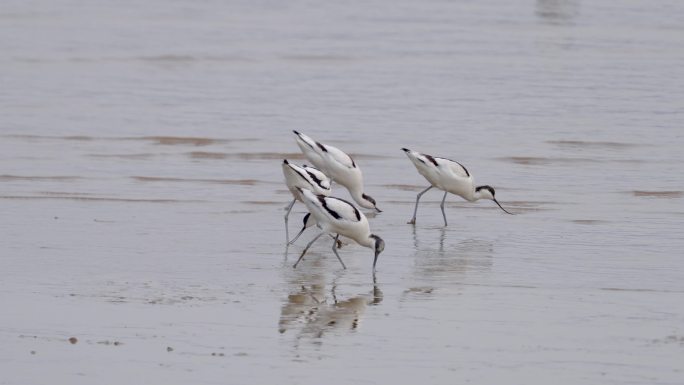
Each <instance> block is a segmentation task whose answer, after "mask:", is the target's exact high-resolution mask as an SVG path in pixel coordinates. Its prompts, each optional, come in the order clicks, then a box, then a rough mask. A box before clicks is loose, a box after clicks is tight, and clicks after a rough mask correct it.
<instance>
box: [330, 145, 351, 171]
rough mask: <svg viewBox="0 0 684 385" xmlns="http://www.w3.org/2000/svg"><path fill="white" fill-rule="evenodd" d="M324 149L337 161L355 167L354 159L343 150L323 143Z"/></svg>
mask: <svg viewBox="0 0 684 385" xmlns="http://www.w3.org/2000/svg"><path fill="white" fill-rule="evenodd" d="M324 146H325V149H326V153H327V154H328V155H329V156H330V157H331V158H332V159H333V160H334V161H335V162H337V163H339V164H341V165H343V166H344V167H347V168H356V163H354V159H352V158H351V156H349V155H347V154H346V153H345V152H344V151H342V150H340V149H339V148H337V147H333V146H328V145H324Z"/></svg>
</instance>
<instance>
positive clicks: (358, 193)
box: [349, 189, 373, 209]
mask: <svg viewBox="0 0 684 385" xmlns="http://www.w3.org/2000/svg"><path fill="white" fill-rule="evenodd" d="M349 194H350V195H351V197H352V199H354V202H356V203H358V204H359V206H361V207H363V208H365V209H372V208H373V206H372V205H371V204H370V203H369V202H368V201H366V200H365V199H364V198H363V191H362V190H361V189H354V190H352V189H349Z"/></svg>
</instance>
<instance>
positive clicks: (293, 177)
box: [283, 159, 331, 244]
mask: <svg viewBox="0 0 684 385" xmlns="http://www.w3.org/2000/svg"><path fill="white" fill-rule="evenodd" d="M283 175H284V176H285V184H286V185H287V188H288V190H290V192H291V193H292V196H293V197H294V199H293V200H292V202H290V204H289V205H288V206H287V212H286V213H285V239H286V240H287V243H288V244H289V243H292V242H294V241H295V240H297V238H298V237H299V235H301V233H302V232H303V231H304V230H305V229H306V228H307V227H308V226H307V225H306V224H307V223H306V220H305V221H304V229H302V231H301V232H300V233H299V235H297V237H295V239H293V240H292V241H290V232H289V229H288V227H287V220H288V217H289V215H290V211H292V206H294V204H295V202H296V201H300V202H301V201H302V194H301V193H300V192H299V191H300V189H305V190H311V191H314V192H315V193H316V194H320V195H325V196H328V195H330V191H331V186H330V178H328V177H327V176H326V175H325V174H324V173H322V172H321V171H320V170H318V169H316V168H313V167H310V166H306V165H304V166H297V165H296V164H292V163H290V162H288V161H287V159H285V160H283ZM309 226H311V224H309Z"/></svg>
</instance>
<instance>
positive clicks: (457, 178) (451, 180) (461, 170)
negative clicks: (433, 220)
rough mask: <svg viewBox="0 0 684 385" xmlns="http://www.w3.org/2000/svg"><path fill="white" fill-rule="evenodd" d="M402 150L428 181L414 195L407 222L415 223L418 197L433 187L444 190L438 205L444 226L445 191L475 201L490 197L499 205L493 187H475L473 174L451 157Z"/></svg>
mask: <svg viewBox="0 0 684 385" xmlns="http://www.w3.org/2000/svg"><path fill="white" fill-rule="evenodd" d="M402 150H403V151H404V152H405V153H406V155H407V156H408V158H409V159H410V160H411V162H412V163H413V165H414V166H416V169H417V170H418V173H420V175H422V176H423V177H425V179H427V181H428V182H430V186H429V187H428V188H426V189H425V190H423V191H421V192H420V193H418V196H417V197H416V207H415V208H414V210H413V218H411V220H410V221H409V222H408V223H410V224H415V223H416V213H417V212H418V202H419V201H420V197H421V196H422V195H423V194H425V193H426V192H427V191H428V190H430V189H431V188H433V187H437V188H438V189H440V190H442V191H444V197H443V198H442V203H441V205H440V207H441V209H442V216H443V217H444V226H446V225H447V219H446V214H445V213H444V201H445V199H446V195H447V193H452V194H455V195H458V196H460V197H461V198H463V199H465V200H467V201H469V202H475V201H477V200H478V199H490V200H493V201H494V202H495V203H496V204H497V205H498V206H499V207H501V205H500V204H499V202H498V201H497V200H496V198H495V191H494V188H492V187H491V186H487V185H484V186H478V187H475V183H474V180H473V176H472V175H471V174H470V172H468V169H466V168H465V166H463V165H462V164H460V163H458V162H456V161H453V160H451V159H446V158H440V157H436V156H432V155H428V154H423V153H420V152H417V151H411V150H409V149H407V148H402ZM501 210H503V211H505V212H506V213H508V214H511V213H509V212H508V211H506V210H505V209H504V208H503V207H501Z"/></svg>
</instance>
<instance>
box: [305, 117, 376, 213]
mask: <svg viewBox="0 0 684 385" xmlns="http://www.w3.org/2000/svg"><path fill="white" fill-rule="evenodd" d="M294 133H295V134H296V135H297V145H299V148H300V149H301V150H302V153H304V156H306V158H307V159H309V161H310V162H311V163H313V164H314V166H316V167H318V168H319V169H321V170H322V171H323V172H324V173H325V174H326V175H328V176H329V177H330V179H331V180H333V181H335V182H337V183H339V184H341V185H342V186H344V187H346V188H347V190H349V194H350V195H351V197H352V199H354V201H355V202H356V203H358V204H359V206H361V207H364V208H367V209H375V210H377V211H378V212H380V211H381V210H380V209H378V208H377V206H376V202H375V199H373V198H372V197H371V196H369V195H367V194H365V193H364V192H363V174H362V173H361V169H360V168H359V166H358V165H357V164H356V162H354V159H352V157H351V156H349V155H348V154H346V153H345V152H344V151H342V150H340V149H339V148H337V147H333V146H331V145H328V144H322V143H320V142H316V141H315V140H313V139H312V138H310V137H308V136H306V135H304V134H302V133H299V132H297V131H294Z"/></svg>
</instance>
